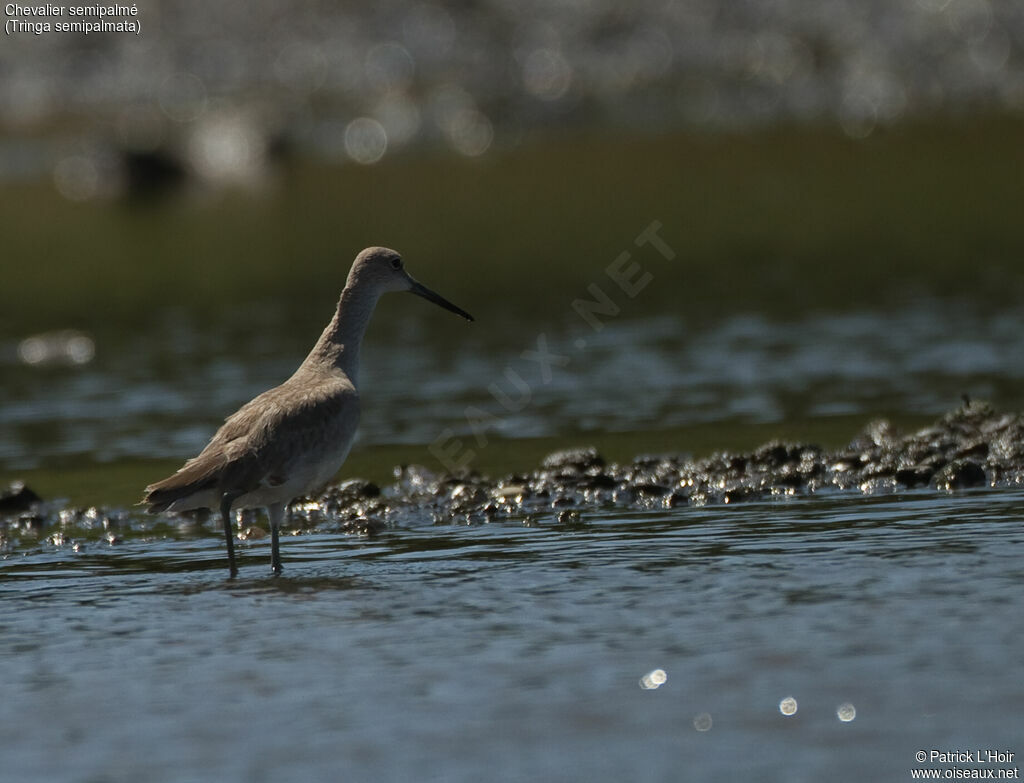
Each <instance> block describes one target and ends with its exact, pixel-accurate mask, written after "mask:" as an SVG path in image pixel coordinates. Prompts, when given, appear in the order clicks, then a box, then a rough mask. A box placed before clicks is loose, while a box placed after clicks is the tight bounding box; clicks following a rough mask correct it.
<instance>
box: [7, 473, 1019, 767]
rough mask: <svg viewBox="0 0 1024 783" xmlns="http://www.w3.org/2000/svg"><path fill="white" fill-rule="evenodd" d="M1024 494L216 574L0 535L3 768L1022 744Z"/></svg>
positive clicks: (318, 552) (215, 564) (400, 546)
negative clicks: (654, 684) (3, 551)
mask: <svg viewBox="0 0 1024 783" xmlns="http://www.w3.org/2000/svg"><path fill="white" fill-rule="evenodd" d="M1022 501H1024V492H1021V491H1017V490H984V491H976V492H969V493H964V494H956V495H947V494H937V493H935V492H932V491H921V492H912V493H907V494H905V495H900V496H885V497H863V496H860V495H855V496H851V495H847V494H827V495H823V496H816V497H811V498H804V499H790V500H783V501H773V502H769V503H757V504H749V505H743V506H738V507H730V506H719V507H708V508H683V509H675V510H672V511H650V512H623V511H609V510H605V511H594V512H591V513H590V514H584V516H583V519H582V523H581V524H580V525H574V526H563V525H558V524H555V523H554V520H553V519H552V520H551V521H550V522H548V521H546V520H544V519H541V520H539V524H536V525H535V526H525V525H520V524H517V523H506V524H491V525H483V526H479V527H448V526H434V525H427V524H424V525H423V526H418V525H411V526H407V527H402V528H399V529H395V530H390V531H387V532H385V533H384V534H382V535H380V536H379V537H377V538H373V539H365V538H357V537H346V536H342V535H332V534H310V535H300V536H294V537H286V538H285V539H284V541H283V551H284V556H285V567H286V571H285V574H284V576H283V577H282V578H280V579H272V578H271V577H270V576H269V574H268V570H269V568H268V565H267V559H268V552H267V550H268V545H267V542H266V540H265V539H264V540H262V541H255V542H251V543H243V544H241V557H242V563H241V565H242V567H241V574H240V577H239V578H238V579H237V580H235V581H233V582H231V581H228V580H227V579H226V578H225V571H226V569H225V567H224V556H223V549H222V544H221V542H220V539H219V537H218V536H217V535H215V532H214V531H213V529H212V528H211V529H210V530H208V531H206V532H205V533H203V534H197V533H195V532H189V531H175V530H164V529H154V530H153V531H151V533H150V535H148V536H141V537H140V536H126V537H125V538H124V540H123V541H122V542H120V543H117V544H114V545H109V544H107V543H105V542H103V541H94V540H90V541H88V542H86V543H85V545H84V546H83V547H81V548H80V551H77V552H76V551H74V549H73V547H72V546H71V542H70V541H69V542H68V543H65V544H64V545H62V546H57V547H55V546H52V545H50V544H45V545H41V546H38V547H28V548H24V549H19V550H18V551H17V552H14V553H9V554H8V556H7V557H6V558H5V559H4V560H2V561H0V595H2V600H3V604H4V607H5V611H4V613H3V618H2V620H0V629H2V630H0V657H2V660H3V661H4V673H5V693H4V698H3V700H2V701H0V731H2V735H3V737H4V748H5V750H4V754H3V761H2V762H0V771H2V775H0V777H3V778H4V779H10V780H52V781H64V780H67V781H90V782H95V781H129V780H142V779H145V780H149V781H185V780H214V779H215V780H221V781H234V780H238V781H242V780H244V781H261V780H268V781H269V780H282V779H299V778H302V779H345V780H366V781H370V780H373V781H382V780H445V781H478V780H526V779H531V780H554V779H558V780H644V781H668V780H679V779H694V780H726V779H728V780H738V779H751V780H755V779H756V780H767V781H773V780H787V781H818V780H824V779H828V780H850V781H862V780H905V779H910V770H911V769H915V768H921V767H922V766H929V765H927V764H926V765H920V764H918V763H917V762H916V761H915V759H914V754H915V752H916V751H917V750H919V749H926V750H927V749H932V748H939V749H947V748H951V749H964V750H966V749H971V748H994V749H999V750H1009V751H1013V752H1015V753H1016V754H1018V757H1019V754H1020V753H1022V752H1024V746H1022V745H1021V744H1020V743H1021V738H1020V730H1019V729H1020V703H1021V700H1022V697H1024V676H1022V675H1024V664H1022V661H1021V657H1020V654H1019V640H1020V638H1021V635H1022V632H1024V620H1022V616H1021V613H1020V612H1019V596H1020V591H1021V586H1022V583H1024V567H1022V565H1021V564H1022V562H1024V558H1022V555H1024V532H1022V527H1021V521H1022V515H1021V511H1020V508H1021V502H1022ZM658 668H660V669H663V670H664V671H665V673H666V674H667V681H666V682H665V684H664V685H662V686H661V687H660V688H657V689H648V690H645V689H643V688H641V687H640V680H641V678H642V677H643V676H644V675H645V674H648V673H649V672H651V671H653V670H654V669H658ZM788 696H792V697H794V698H795V699H796V700H797V705H798V708H797V712H796V714H795V715H793V716H789V717H787V716H784V715H782V714H781V712H780V709H779V703H780V701H781V700H782V699H783V698H785V697H788ZM845 703H849V704H852V705H853V706H854V708H855V710H856V714H855V718H854V719H853V720H851V721H847V722H844V721H841V720H840V719H839V718H838V717H837V709H838V708H839V706H840V705H842V704H845ZM709 725H710V728H709ZM698 726H699V727H700V728H702V729H704V730H703V731H700V730H698V728H697V727H698ZM47 748H50V750H49V751H48V750H46V749H47ZM937 766H941V765H937ZM947 766H948V765H947ZM961 766H971V765H961ZM1003 766H1006V767H1007V768H1009V767H1011V766H1014V765H1013V764H1011V765H1003Z"/></svg>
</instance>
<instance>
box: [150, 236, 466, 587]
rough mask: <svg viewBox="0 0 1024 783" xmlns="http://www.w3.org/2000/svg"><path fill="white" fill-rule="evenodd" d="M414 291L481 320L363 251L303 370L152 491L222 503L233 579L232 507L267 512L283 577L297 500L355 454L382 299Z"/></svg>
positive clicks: (165, 501) (156, 495)
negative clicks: (284, 531) (363, 377)
mask: <svg viewBox="0 0 1024 783" xmlns="http://www.w3.org/2000/svg"><path fill="white" fill-rule="evenodd" d="M389 291H410V292H411V293H414V294H417V295H419V296H422V297H423V298H425V299H428V300H429V301H432V302H434V303H435V304H438V305H440V306H441V307H444V308H446V309H448V310H451V311H452V312H454V313H457V314H458V315H461V316H462V317H464V318H466V319H467V320H469V321H472V320H473V318H472V316H470V315H469V314H468V313H467V312H465V311H464V310H461V309H460V308H458V307H456V306H455V305H453V304H452V303H451V302H449V301H447V300H446V299H444V298H442V297H441V296H439V295H438V294H436V293H434V292H433V291H431V290H430V289H428V288H426V287H425V286H423V285H421V284H420V283H418V282H416V281H415V280H414V279H413V278H412V277H411V276H410V275H409V274H408V273H407V272H406V271H405V269H404V266H403V264H402V260H401V257H400V256H399V255H398V253H396V252H395V251H394V250H389V249H387V248H382V247H371V248H367V249H366V250H364V251H363V252H361V253H360V254H359V255H358V256H356V259H355V262H354V263H353V264H352V269H351V271H350V272H349V275H348V280H347V281H346V283H345V288H344V290H343V291H342V293H341V297H340V298H339V300H338V307H337V310H336V311H335V313H334V317H333V318H332V319H331V322H330V323H329V324H328V325H327V328H325V329H324V331H323V334H321V335H320V339H319V340H318V341H317V343H316V345H315V346H314V347H313V349H312V350H311V351H310V353H309V355H308V356H307V357H306V358H305V360H304V361H303V362H302V364H301V365H300V366H299V368H298V369H297V370H296V371H295V373H294V374H293V375H292V376H291V377H290V378H289V379H288V380H287V381H285V382H284V383H282V384H281V385H280V386H277V387H275V388H273V389H270V390H269V391H265V392H263V394H260V395H259V396H258V397H255V398H254V399H252V400H251V401H249V402H247V403H246V404H245V405H243V406H242V407H241V408H239V409H238V411H236V412H235V413H234V414H232V415H231V416H229V417H228V418H227V419H226V420H225V422H224V424H223V425H222V426H221V427H220V429H219V430H217V433H216V434H215V435H214V436H213V438H212V439H211V440H210V442H209V444H207V446H206V448H204V449H203V450H202V452H200V453H199V455H198V456H196V457H194V458H192V459H190V460H188V461H187V462H186V463H185V464H184V465H183V466H182V467H181V469H180V470H178V471H177V472H176V473H175V474H174V475H172V476H169V477H168V478H166V479H164V480H163V481H158V482H156V483H154V484H150V485H149V486H148V487H146V495H145V498H144V499H143V501H142V502H143V503H144V504H146V505H148V507H149V510H150V511H151V512H160V511H187V510H190V509H197V508H210V509H218V508H219V509H220V511H221V515H222V518H223V519H222V521H223V524H224V535H225V539H226V542H227V547H228V562H229V567H230V569H231V574H232V576H234V575H235V573H236V569H235V564H234V551H233V546H232V542H233V535H232V532H231V528H230V518H229V514H230V510H231V509H232V508H266V509H267V510H268V514H269V517H270V523H271V533H272V541H271V544H272V551H271V563H272V566H273V569H274V573H280V571H281V563H280V555H279V547H278V529H279V527H280V524H281V521H282V520H283V518H284V511H285V508H286V507H287V505H288V503H290V502H291V501H292V500H294V499H295V498H296V497H299V496H302V495H307V494H309V493H311V492H313V491H315V490H318V489H320V488H321V487H323V486H324V485H325V484H326V483H327V482H328V481H330V480H331V478H332V477H333V476H334V475H335V474H336V473H337V472H338V470H339V469H340V468H341V466H342V463H344V461H345V458H346V457H347V456H348V452H349V449H350V448H351V445H352V441H353V439H354V438H355V434H356V427H357V425H358V423H359V391H358V371H359V348H360V345H361V343H362V339H363V335H364V333H365V331H366V327H367V324H368V323H369V321H370V317H371V316H372V314H373V310H374V307H375V306H376V304H377V300H378V299H379V298H380V296H381V295H382V294H384V293H387V292H389Z"/></svg>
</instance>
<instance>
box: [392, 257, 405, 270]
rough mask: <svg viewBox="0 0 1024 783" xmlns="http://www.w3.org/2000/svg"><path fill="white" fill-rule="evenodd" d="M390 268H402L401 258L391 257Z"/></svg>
mask: <svg viewBox="0 0 1024 783" xmlns="http://www.w3.org/2000/svg"><path fill="white" fill-rule="evenodd" d="M391 268H392V269H401V268H402V259H400V258H392V259H391Z"/></svg>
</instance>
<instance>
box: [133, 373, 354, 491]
mask: <svg viewBox="0 0 1024 783" xmlns="http://www.w3.org/2000/svg"><path fill="white" fill-rule="evenodd" d="M358 418H359V395H358V393H357V391H356V389H355V386H354V385H353V384H352V382H351V381H350V380H349V379H348V377H347V376H346V375H345V374H344V373H341V372H338V371H336V370H335V371H333V372H332V371H325V370H318V369H316V368H312V369H311V368H308V367H306V366H305V365H304V366H303V367H300V368H299V370H298V371H297V372H296V373H295V375H293V376H292V377H291V378H289V379H288V380H287V381H285V382H284V383H283V384H281V385H280V386H276V387H274V388H273V389H270V390H268V391H265V392H264V393H263V394H260V395H259V396H258V397H255V398H254V399H252V400H251V401H249V402H248V403H246V404H245V405H243V406H242V407H241V408H239V409H238V411H236V412H235V413H234V414H232V415H231V416H229V417H228V418H227V419H226V420H225V422H224V424H223V425H221V427H220V429H219V430H217V433H216V434H215V435H214V436H213V438H212V439H211V440H210V442H209V444H207V446H206V448H204V449H203V450H202V452H200V454H199V455H198V456H196V457H194V458H193V459H190V460H188V462H186V463H185V464H184V465H183V466H182V468H181V469H180V470H178V472H176V473H175V474H174V475H172V476H170V477H168V478H166V479H164V480H163V481H158V482H156V483H155V484H151V485H150V486H148V487H146V496H145V499H144V500H143V502H144V503H146V504H148V505H149V510H150V511H164V510H168V509H170V510H173V511H184V510H187V509H192V508H216V507H217V505H218V504H219V500H220V497H221V496H222V495H223V494H224V493H226V492H230V493H234V494H237V495H239V499H238V501H236V507H239V508H242V507H247V506H265V505H269V504H270V503H275V502H288V501H290V500H291V499H292V498H294V497H297V496H299V495H301V494H304V493H306V492H308V491H309V490H311V489H314V488H316V487H318V486H320V485H322V484H323V483H325V482H326V481H328V480H329V479H330V478H331V477H332V476H333V475H334V473H336V472H337V470H338V468H340V467H341V463H342V462H344V459H345V456H346V455H347V454H348V449H349V447H350V446H351V444H352V439H353V437H354V436H355V430H356V424H357V423H358ZM289 493H293V494H290V495H289Z"/></svg>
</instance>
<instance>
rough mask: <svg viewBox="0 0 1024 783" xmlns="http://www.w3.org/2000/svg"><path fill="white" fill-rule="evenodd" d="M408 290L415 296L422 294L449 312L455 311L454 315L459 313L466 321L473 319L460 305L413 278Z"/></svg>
mask: <svg viewBox="0 0 1024 783" xmlns="http://www.w3.org/2000/svg"><path fill="white" fill-rule="evenodd" d="M409 291H410V292H411V293H414V294H416V296H422V297H423V298H424V299H426V300H427V301H428V302H433V303H434V304H436V305H439V306H440V307H443V308H444V309H445V310H450V311H451V312H453V313H455V314H456V315H461V316H462V317H463V318H465V319H466V320H467V321H472V320H474V318H473V316H471V315H470V314H469V313H467V312H466V311H465V310H463V309H462V308H461V307H456V306H455V305H453V304H452V303H451V302H449V301H448V300H447V299H445V298H444V297H443V296H441V295H440V294H435V293H434V292H433V291H431V290H430V289H429V288H427V287H426V286H425V285H423V284H422V283H418V282H416V281H415V280H413V281H412V288H410V289H409Z"/></svg>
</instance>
